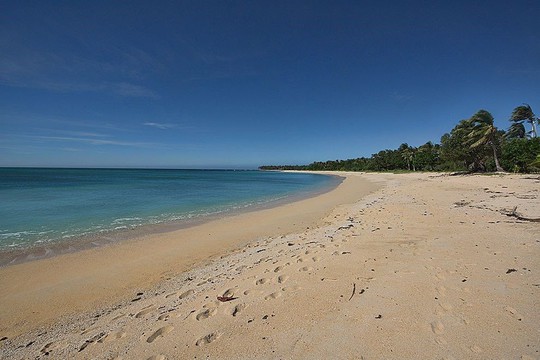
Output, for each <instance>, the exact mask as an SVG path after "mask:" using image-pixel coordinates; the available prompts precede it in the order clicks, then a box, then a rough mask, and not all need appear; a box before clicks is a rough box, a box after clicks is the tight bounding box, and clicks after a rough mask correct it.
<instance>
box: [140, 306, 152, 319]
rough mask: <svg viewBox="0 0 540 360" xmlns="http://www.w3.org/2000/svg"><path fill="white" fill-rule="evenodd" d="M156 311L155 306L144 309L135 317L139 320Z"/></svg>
mask: <svg viewBox="0 0 540 360" xmlns="http://www.w3.org/2000/svg"><path fill="white" fill-rule="evenodd" d="M155 309H156V308H155V307H154V305H150V306H147V307H146V308H144V309H142V310H141V311H139V312H138V313H137V315H135V317H136V318H137V319H139V318H142V317H143V316H145V315H147V314H149V313H151V312H152V311H154V310H155Z"/></svg>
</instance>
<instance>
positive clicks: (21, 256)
mask: <svg viewBox="0 0 540 360" xmlns="http://www.w3.org/2000/svg"><path fill="white" fill-rule="evenodd" d="M318 174H322V173H321V172H319V173H318ZM324 175H325V176H329V177H333V178H335V179H336V182H335V183H333V184H330V185H329V186H325V187H323V188H320V189H316V190H311V191H303V192H301V193H299V194H293V195H289V196H286V197H285V198H279V199H275V200H269V201H266V202H262V203H258V204H251V205H248V206H246V207H240V208H232V209H228V210H225V211H223V212H218V213H213V214H207V215H203V216H199V217H195V218H191V219H185V220H178V221H168V222H162V223H157V224H144V225H141V226H137V227H132V228H126V229H116V230H106V231H104V232H99V233H90V234H84V235H79V236H73V237H71V238H70V239H66V240H59V241H53V242H49V243H45V244H38V245H36V244H34V245H32V246H30V247H27V248H15V249H9V248H6V249H0V269H1V268H2V267H6V266H12V265H16V264H21V263H25V262H30V261H36V260H42V259H47V258H52V257H55V256H59V255H64V254H71V253H76V252H79V251H85V250H89V249H94V248H99V247H103V246H110V245H115V244H117V243H120V242H123V241H130V240H136V239H139V238H143V237H148V236H152V235H156V234H162V233H168V232H173V231H177V230H182V229H187V228H191V227H194V226H200V225H203V224H206V223H208V222H211V221H214V220H218V219H221V218H226V217H231V216H236V215H240V214H244V213H249V212H253V211H259V210H265V209H271V208H274V207H279V206H282V205H286V204H289V203H293V202H297V201H301V200H304V199H308V198H312V197H316V196H319V195H322V194H325V193H327V192H330V191H332V190H334V189H335V188H337V187H338V186H339V185H340V184H341V182H342V181H343V177H342V176H339V175H336V174H324Z"/></svg>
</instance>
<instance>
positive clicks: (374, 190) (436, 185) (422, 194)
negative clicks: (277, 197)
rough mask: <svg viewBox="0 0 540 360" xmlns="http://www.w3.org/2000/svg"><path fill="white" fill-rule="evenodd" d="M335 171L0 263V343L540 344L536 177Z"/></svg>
mask: <svg viewBox="0 0 540 360" xmlns="http://www.w3.org/2000/svg"><path fill="white" fill-rule="evenodd" d="M340 175H342V176H344V177H345V180H344V181H343V183H342V184H341V185H340V186H338V188H336V189H335V190H333V191H330V192H328V193H325V194H321V195H318V196H316V197H313V198H309V199H305V200H301V201H298V202H295V203H290V204H286V205H281V206H279V207H275V208H272V209H264V210H259V211H255V212H250V213H245V214H239V215H235V216H232V217H227V218H223V219H219V220H214V221H211V222H209V223H206V224H202V225H199V226H195V227H192V228H187V229H182V230H178V231H175V232H168V233H162V234H154V235H150V236H147V237H144V238H139V239H134V240H130V241H124V242H122V243H120V244H115V245H111V246H106V247H101V248H96V249H92V250H85V251H81V252H77V253H73V254H65V255H61V256H57V257H53V258H49V259H43V260H38V261H32V262H27V263H22V264H17V265H13V266H8V267H4V268H0V339H1V340H0V357H1V358H6V359H8V358H9V359H26V358H52V359H64V358H66V359H67V358H80V359H134V358H135V359H201V358H210V359H326V358H328V359H330V358H332V359H538V358H540V325H539V324H540V311H539V310H540V222H538V221H537V220H538V219H539V218H540V201H539V200H538V198H539V196H540V178H539V177H538V175H492V176H485V175H474V176H448V175H445V174H399V175H394V174H360V173H340ZM535 220H536V221H535Z"/></svg>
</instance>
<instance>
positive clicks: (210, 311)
mask: <svg viewBox="0 0 540 360" xmlns="http://www.w3.org/2000/svg"><path fill="white" fill-rule="evenodd" d="M216 312H217V309H216V308H211V309H205V310H203V311H201V312H200V313H198V314H197V316H195V319H197V320H198V321H201V320H204V319H208V318H209V317H211V316H214V315H215V314H216Z"/></svg>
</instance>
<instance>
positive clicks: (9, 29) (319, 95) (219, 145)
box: [0, 0, 540, 168]
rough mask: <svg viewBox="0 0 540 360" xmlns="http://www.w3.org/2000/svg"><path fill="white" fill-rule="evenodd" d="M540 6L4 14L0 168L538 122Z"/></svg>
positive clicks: (294, 153)
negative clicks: (516, 111)
mask: <svg viewBox="0 0 540 360" xmlns="http://www.w3.org/2000/svg"><path fill="white" fill-rule="evenodd" d="M538 14H540V2H538V1H520V0H518V1H470V0H469V1H292V0H291V1H238V2H237V1H152V2H150V1H144V2H136V1H129V2H127V1H92V2H90V1H47V2H45V1H35V2H32V1H12V2H7V1H5V2H3V3H2V5H0V166H83V167H93V166H106V167H110V166H114V167H116V166H120V167H178V168H184V167H203V168H204V167H217V168H244V167H247V168H252V167H256V166H258V165H262V164H304V163H310V162H312V161H317V160H329V159H346V158H354V157H359V156H370V155H371V154H372V153H374V152H377V151H379V150H382V149H386V148H397V147H398V146H399V145H400V144H401V143H403V142H407V143H408V144H410V145H413V146H418V145H421V144H423V143H425V142H427V141H434V142H438V141H439V139H440V136H441V135H442V134H443V133H445V132H448V131H450V130H451V129H452V127H453V126H454V125H455V124H456V123H457V122H458V121H459V120H461V119H464V118H468V117H470V116H471V115H472V114H473V113H474V112H476V111H477V110H479V109H481V108H484V109H487V110H488V111H490V112H491V113H492V114H493V115H494V116H495V121H496V125H497V126H499V127H500V128H503V129H506V128H507V127H508V125H509V122H508V118H509V116H510V113H511V111H512V109H513V108H514V107H516V106H518V105H520V104H522V103H529V104H530V105H531V106H532V107H533V110H535V111H536V112H537V113H540V90H539V84H540V27H538V26H537V23H538Z"/></svg>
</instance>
